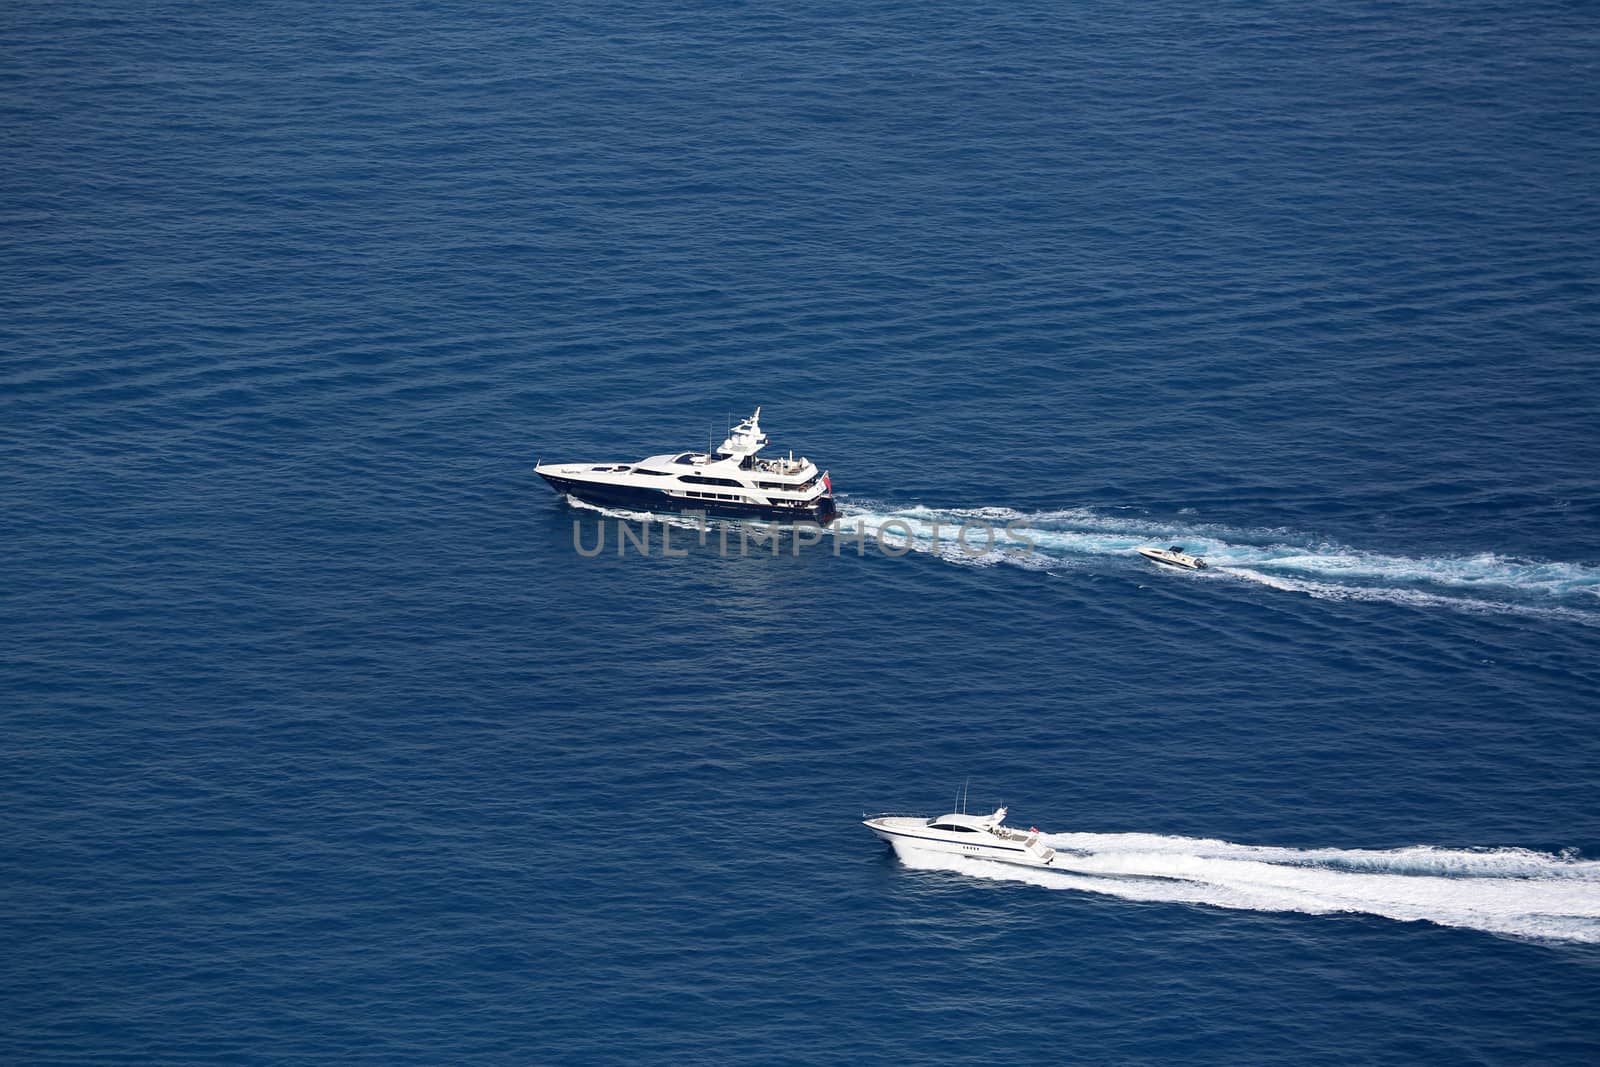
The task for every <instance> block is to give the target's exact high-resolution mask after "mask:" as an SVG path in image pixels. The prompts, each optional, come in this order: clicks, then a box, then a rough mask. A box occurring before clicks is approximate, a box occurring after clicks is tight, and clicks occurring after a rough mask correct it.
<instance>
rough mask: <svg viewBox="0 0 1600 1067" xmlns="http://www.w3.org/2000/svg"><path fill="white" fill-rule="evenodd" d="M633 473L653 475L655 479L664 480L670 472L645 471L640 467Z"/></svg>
mask: <svg viewBox="0 0 1600 1067" xmlns="http://www.w3.org/2000/svg"><path fill="white" fill-rule="evenodd" d="M633 473H635V474H653V475H655V476H656V477H657V478H665V477H666V476H667V475H668V474H669V473H670V472H669V471H647V470H645V469H644V468H643V467H640V468H639V469H638V470H636V471H634V472H633Z"/></svg>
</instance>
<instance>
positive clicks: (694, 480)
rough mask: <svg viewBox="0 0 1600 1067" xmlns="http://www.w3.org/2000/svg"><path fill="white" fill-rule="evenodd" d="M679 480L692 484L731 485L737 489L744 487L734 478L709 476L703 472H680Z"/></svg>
mask: <svg viewBox="0 0 1600 1067" xmlns="http://www.w3.org/2000/svg"><path fill="white" fill-rule="evenodd" d="M678 481H680V482H688V483H689V484H691V485H731V486H733V487H734V488H735V489H742V488H743V486H742V485H740V483H738V482H736V481H734V480H733V479H732V478H707V477H706V476H705V475H703V474H680V475H678Z"/></svg>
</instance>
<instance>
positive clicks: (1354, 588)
mask: <svg viewBox="0 0 1600 1067" xmlns="http://www.w3.org/2000/svg"><path fill="white" fill-rule="evenodd" d="M852 504H853V506H852V507H850V508H848V509H847V512H848V514H847V515H846V517H845V518H844V519H842V520H841V523H840V524H841V528H842V529H843V530H845V531H847V532H860V533H864V534H866V535H867V536H868V537H870V538H876V539H879V540H882V541H883V542H885V543H887V544H891V545H895V546H898V547H903V548H905V549H907V550H909V551H915V552H921V553H927V554H931V555H936V556H939V557H940V558H942V559H945V560H947V561H949V562H951V563H956V564H963V565H967V566H980V567H985V566H996V565H1009V566H1017V567H1024V568H1027V569H1032V570H1050V571H1059V570H1063V569H1070V568H1073V567H1084V566H1088V565H1091V564H1093V563H1094V562H1095V561H1096V560H1105V559H1107V558H1115V557H1120V558H1123V559H1125V560H1127V561H1128V562H1129V563H1130V564H1133V565H1137V566H1139V567H1143V568H1152V567H1153V566H1154V565H1153V564H1149V563H1146V562H1145V561H1143V560H1142V559H1140V557H1139V556H1138V554H1137V551H1136V550H1137V549H1138V548H1139V547H1140V546H1141V545H1149V544H1157V545H1162V546H1165V545H1169V544H1180V545H1182V546H1184V548H1185V549H1186V550H1187V551H1188V552H1190V553H1193V554H1195V555H1199V556H1203V557H1205V559H1206V560H1207V562H1208V563H1209V564H1210V568H1209V569H1208V570H1207V571H1203V572H1174V571H1171V570H1164V571H1161V572H1159V573H1161V574H1162V575H1163V576H1164V577H1170V578H1173V579H1178V580H1183V579H1187V580H1217V579H1228V578H1231V579H1234V580H1242V581H1251V582H1256V583H1259V584H1261V585H1264V586H1268V587H1270V588H1273V589H1279V590H1285V591H1289V592H1297V593H1303V594H1305V595H1307V596H1312V597H1317V598H1321V599H1331V600H1380V601H1387V602H1392V603H1400V604H1407V605H1410V606H1412V607H1419V608H1438V607H1448V608H1453V609H1456V610H1462V611H1469V612H1480V613H1483V612H1491V613H1514V614H1537V615H1551V616H1558V617H1564V618H1568V619H1573V620H1576V621H1582V622H1594V623H1600V567H1597V566H1592V565H1586V564H1582V563H1565V562H1558V561H1538V560H1523V559H1517V558H1515V557H1510V556H1503V555H1498V554H1495V553H1489V552H1483V553H1478V554H1476V555H1471V556H1432V557H1429V556H1423V557H1409V556H1397V555H1390V554H1384V553H1379V552H1369V551H1366V550H1363V549H1357V548H1352V547H1349V546H1347V545H1340V544H1336V543H1333V542H1326V541H1320V542H1319V541H1316V540H1314V539H1312V538H1309V537H1306V536H1304V535H1299V534H1296V533H1294V532H1293V531H1290V530H1283V529H1275V530H1240V529H1230V528H1226V527H1220V526H1214V525H1209V524H1204V523H1193V522H1188V523H1184V522H1177V523H1173V522H1168V523H1161V522H1150V521H1147V520H1142V519H1138V518H1133V517H1128V516H1122V515H1107V514H1102V513H1099V512H1096V511H1093V510H1091V509H1086V508H1077V509H1071V510H1066V511H1041V512H1021V511H1016V510H1013V509H1010V508H944V509H937V508H924V507H920V506H918V507H909V508H896V507H891V506H885V505H876V504H873V503H872V502H868V501H862V502H852ZM963 524H966V526H967V535H966V543H962V542H961V540H960V532H961V528H962V526H963ZM1156 573H1157V572H1156V571H1154V570H1151V574H1152V576H1154V575H1155V574H1156Z"/></svg>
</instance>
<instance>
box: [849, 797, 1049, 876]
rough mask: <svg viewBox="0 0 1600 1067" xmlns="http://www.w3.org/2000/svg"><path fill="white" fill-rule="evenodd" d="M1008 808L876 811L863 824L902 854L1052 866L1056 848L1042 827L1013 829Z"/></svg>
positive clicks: (1029, 865) (1031, 865)
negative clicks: (1043, 839) (1042, 836)
mask: <svg viewBox="0 0 1600 1067" xmlns="http://www.w3.org/2000/svg"><path fill="white" fill-rule="evenodd" d="M1005 817H1006V809H1005V808H999V809H997V810H996V811H995V813H994V814H993V815H967V814H964V813H955V814H951V815H941V816H939V817H938V818H936V819H930V818H927V817H926V816H922V815H874V816H872V817H870V818H868V819H866V820H864V821H863V822H862V824H861V825H863V826H865V827H866V828H867V829H869V830H871V831H872V832H873V833H875V834H877V835H878V836H879V837H880V838H882V839H883V840H885V841H887V842H889V844H890V845H892V846H893V847H894V850H895V854H896V855H899V856H901V857H902V858H903V857H904V856H905V855H906V853H908V852H932V853H936V854H939V855H945V856H967V857H970V858H972V859H981V860H997V861H999V862H1001V863H1016V864H1020V865H1022V866H1024V867H1048V866H1050V865H1051V864H1052V863H1054V862H1055V859H1056V850H1055V849H1053V848H1050V847H1049V846H1047V845H1044V844H1042V843H1040V841H1039V831H1038V830H1034V829H1027V830H1013V829H1012V828H1011V827H1009V826H1005V825H1003V823H1004V822H1005Z"/></svg>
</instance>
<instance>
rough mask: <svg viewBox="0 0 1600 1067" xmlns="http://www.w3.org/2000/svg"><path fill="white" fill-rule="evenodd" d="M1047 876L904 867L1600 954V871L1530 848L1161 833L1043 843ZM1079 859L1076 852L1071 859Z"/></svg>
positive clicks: (944, 865) (996, 869)
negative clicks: (1349, 917) (1344, 845)
mask: <svg viewBox="0 0 1600 1067" xmlns="http://www.w3.org/2000/svg"><path fill="white" fill-rule="evenodd" d="M1042 840H1043V841H1044V842H1045V843H1047V844H1049V845H1050V846H1051V847H1053V848H1056V849H1058V850H1063V851H1060V852H1059V853H1058V858H1057V860H1056V862H1055V865H1054V866H1053V867H1052V868H1051V869H1049V870H1043V869H1031V868H1025V867H1016V866H1012V865H1009V864H1003V863H994V862H989V861H984V860H970V859H963V858H960V857H953V856H939V855H934V854H927V853H916V854H912V855H910V856H908V857H905V860H906V864H907V866H910V867H915V868H919V869H943V870H954V871H959V872H961V873H962V874H967V875H972V876H974V877H979V878H992V879H996V880H1000V881H1020V882H1027V883H1029V884H1031V885H1036V886H1041V887H1043V888H1046V889H1069V890H1078V891H1082V892H1089V893H1100V894H1104V895H1107V896H1114V897H1120V898H1122V899H1125V900H1140V901H1169V902H1172V903H1182V904H1208V905H1211V906H1214V907H1219V908H1232V909H1237V910H1244V911H1263V912H1300V913H1304V914H1310V915H1327V914H1335V913H1340V912H1344V913H1351V914H1362V915H1376V916H1381V917H1383V918H1388V919H1396V920H1399V921H1403V922H1430V923H1435V924H1437V925H1440V926H1455V927H1463V928H1467V929H1474V930H1483V931H1486V932H1489V933H1495V934H1505V935H1511V936H1516V937H1527V938H1538V939H1544V940H1552V941H1570V942H1579V943H1585V944H1600V862H1596V861H1593V860H1578V859H1571V858H1567V857H1565V856H1560V855H1553V854H1550V853H1543V852H1533V851H1529V850H1527V849H1518V848H1507V849H1481V850H1480V849H1444V848H1433V847H1429V846H1414V847H1411V848H1401V849H1391V850H1366V849H1355V850H1344V849H1292V848H1274V847H1263V846H1256V845H1239V844H1233V843H1231V842H1227V841H1214V840H1208V839H1201V838H1189V837H1166V836H1161V835H1155V834H1088V833H1076V834H1046V835H1044V836H1043V838H1042ZM1066 850H1071V851H1066Z"/></svg>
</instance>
